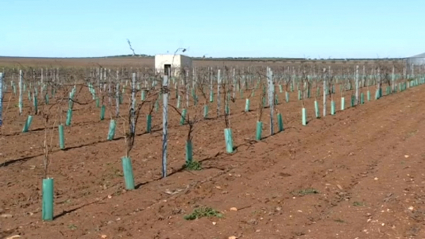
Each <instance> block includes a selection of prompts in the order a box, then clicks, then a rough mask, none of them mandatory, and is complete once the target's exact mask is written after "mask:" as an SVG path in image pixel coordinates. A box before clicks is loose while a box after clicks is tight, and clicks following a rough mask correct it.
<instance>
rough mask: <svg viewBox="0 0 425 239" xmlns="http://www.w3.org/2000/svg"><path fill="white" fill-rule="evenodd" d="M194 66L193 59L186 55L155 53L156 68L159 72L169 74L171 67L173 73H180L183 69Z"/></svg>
mask: <svg viewBox="0 0 425 239" xmlns="http://www.w3.org/2000/svg"><path fill="white" fill-rule="evenodd" d="M183 68H189V69H190V68H192V59H191V58H190V57H188V56H185V55H155V69H156V71H157V72H158V73H161V74H165V75H168V72H169V69H171V72H172V75H174V76H176V75H179V74H180V72H181V69H183Z"/></svg>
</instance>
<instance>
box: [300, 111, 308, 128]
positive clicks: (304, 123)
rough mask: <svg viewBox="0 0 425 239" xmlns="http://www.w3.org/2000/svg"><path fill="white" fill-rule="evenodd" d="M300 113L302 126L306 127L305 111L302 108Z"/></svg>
mask: <svg viewBox="0 0 425 239" xmlns="http://www.w3.org/2000/svg"><path fill="white" fill-rule="evenodd" d="M301 113H302V115H301V117H302V118H301V122H302V125H307V110H306V109H305V108H302V110H301Z"/></svg>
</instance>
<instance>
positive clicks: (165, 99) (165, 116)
mask: <svg viewBox="0 0 425 239" xmlns="http://www.w3.org/2000/svg"><path fill="white" fill-rule="evenodd" d="M168 93H169V92H168V76H167V75H165V76H164V78H163V81H162V100H163V108H162V177H163V178H165V177H167V144H168V142H167V140H168Z"/></svg>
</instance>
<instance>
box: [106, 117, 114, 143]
mask: <svg viewBox="0 0 425 239" xmlns="http://www.w3.org/2000/svg"><path fill="white" fill-rule="evenodd" d="M115 128H116V122H115V120H113V119H111V121H110V122H109V131H108V137H107V140H113V139H114V137H115Z"/></svg>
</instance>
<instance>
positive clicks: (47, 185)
mask: <svg viewBox="0 0 425 239" xmlns="http://www.w3.org/2000/svg"><path fill="white" fill-rule="evenodd" d="M53 185H54V181H53V178H45V179H43V186H42V208H41V217H42V219H43V221H52V220H53V195H54V194H53V192H54V186H53Z"/></svg>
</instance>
